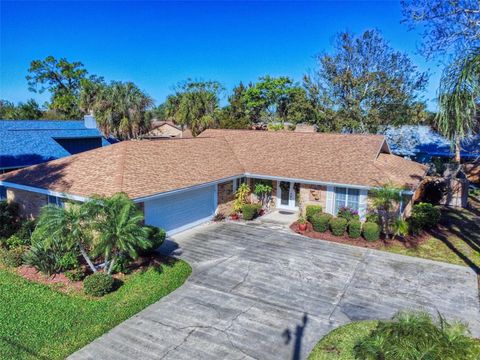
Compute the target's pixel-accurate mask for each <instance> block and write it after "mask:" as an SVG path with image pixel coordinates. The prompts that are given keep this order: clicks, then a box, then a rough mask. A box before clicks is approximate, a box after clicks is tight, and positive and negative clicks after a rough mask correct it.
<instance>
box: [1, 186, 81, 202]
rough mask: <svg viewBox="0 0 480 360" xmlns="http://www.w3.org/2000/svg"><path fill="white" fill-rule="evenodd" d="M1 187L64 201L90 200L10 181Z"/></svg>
mask: <svg viewBox="0 0 480 360" xmlns="http://www.w3.org/2000/svg"><path fill="white" fill-rule="evenodd" d="M0 185H1V186H5V187H7V188H13V189H19V190H25V191H30V192H34V193H38V194H44V195H50V196H56V197H59V198H63V199H68V200H74V201H82V202H85V201H88V200H89V198H88V197H85V196H80V195H72V194H67V193H61V192H58V191H52V190H47V189H41V188H37V187H33V186H27V185H20V184H15V183H11V182H8V181H0Z"/></svg>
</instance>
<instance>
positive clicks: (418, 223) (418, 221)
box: [409, 203, 441, 233]
mask: <svg viewBox="0 0 480 360" xmlns="http://www.w3.org/2000/svg"><path fill="white" fill-rule="evenodd" d="M440 215H441V213H440V210H439V209H438V208H436V207H435V206H433V205H432V204H429V203H419V204H415V205H413V208H412V215H411V217H410V219H409V221H410V225H411V230H412V231H413V232H414V233H418V232H420V231H421V230H427V229H431V228H433V227H434V226H435V225H437V223H438V222H439V221H440Z"/></svg>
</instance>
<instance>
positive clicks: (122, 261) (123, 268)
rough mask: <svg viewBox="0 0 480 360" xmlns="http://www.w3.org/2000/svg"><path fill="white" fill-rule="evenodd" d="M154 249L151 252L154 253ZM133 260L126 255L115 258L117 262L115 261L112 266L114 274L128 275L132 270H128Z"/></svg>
mask: <svg viewBox="0 0 480 360" xmlns="http://www.w3.org/2000/svg"><path fill="white" fill-rule="evenodd" d="M154 250H155V249H153V250H151V251H154ZM132 262H133V259H132V258H131V257H130V256H128V255H126V254H121V255H119V256H118V257H117V260H115V263H114V264H113V272H114V273H123V274H129V273H130V272H131V271H132V269H131V268H130V265H131V264H132Z"/></svg>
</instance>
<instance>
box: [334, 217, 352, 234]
mask: <svg viewBox="0 0 480 360" xmlns="http://www.w3.org/2000/svg"><path fill="white" fill-rule="evenodd" d="M347 223H348V222H347V219H344V218H331V219H330V222H329V225H330V231H331V232H332V234H333V235H335V236H343V235H344V234H345V230H347Z"/></svg>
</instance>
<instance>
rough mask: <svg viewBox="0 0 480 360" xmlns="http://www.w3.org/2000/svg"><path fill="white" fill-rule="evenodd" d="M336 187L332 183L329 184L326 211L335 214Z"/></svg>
mask: <svg viewBox="0 0 480 360" xmlns="http://www.w3.org/2000/svg"><path fill="white" fill-rule="evenodd" d="M333 191H334V188H333V186H332V185H327V197H326V208H325V212H326V213H329V214H333V208H334V204H333V201H334V193H333Z"/></svg>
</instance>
